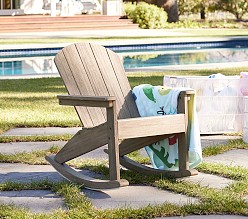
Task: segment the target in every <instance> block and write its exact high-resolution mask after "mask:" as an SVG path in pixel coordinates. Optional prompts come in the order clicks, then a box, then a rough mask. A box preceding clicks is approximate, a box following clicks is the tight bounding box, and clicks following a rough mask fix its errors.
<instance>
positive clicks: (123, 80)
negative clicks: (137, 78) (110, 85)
mask: <svg viewBox="0 0 248 219" xmlns="http://www.w3.org/2000/svg"><path fill="white" fill-rule="evenodd" d="M107 53H108V55H109V57H110V61H111V64H112V66H113V69H114V73H115V75H116V78H117V80H118V83H119V85H120V89H121V91H122V93H123V97H124V103H126V105H127V108H128V110H129V112H130V117H129V118H136V117H139V116H140V115H139V112H138V109H137V107H136V104H135V102H134V99H133V95H132V90H131V87H130V84H129V81H128V79H127V76H126V72H125V69H124V67H123V64H122V62H121V60H120V57H119V56H118V55H117V54H116V53H114V52H113V51H111V50H109V49H108V50H107ZM124 118H127V117H122V114H120V115H118V119H124Z"/></svg>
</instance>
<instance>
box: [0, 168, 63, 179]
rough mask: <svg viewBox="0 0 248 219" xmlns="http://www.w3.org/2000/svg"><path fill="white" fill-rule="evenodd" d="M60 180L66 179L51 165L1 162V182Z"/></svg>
mask: <svg viewBox="0 0 248 219" xmlns="http://www.w3.org/2000/svg"><path fill="white" fill-rule="evenodd" d="M46 179H47V180H50V181H53V182H60V181H63V180H65V179H64V178H63V177H62V176H61V175H60V174H59V173H58V172H57V171H56V170H55V169H54V168H53V167H52V166H50V165H28V164H21V163H14V164H12V163H0V183H4V182H9V181H11V182H34V181H41V180H46Z"/></svg>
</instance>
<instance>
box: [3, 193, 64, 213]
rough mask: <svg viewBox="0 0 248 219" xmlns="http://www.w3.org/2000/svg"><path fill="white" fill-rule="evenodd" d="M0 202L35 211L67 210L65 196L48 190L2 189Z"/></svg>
mask: <svg viewBox="0 0 248 219" xmlns="http://www.w3.org/2000/svg"><path fill="white" fill-rule="evenodd" d="M0 204H14V205H16V206H19V207H24V208H27V209H29V210H30V211H31V212H33V213H42V212H43V213H49V212H52V211H55V210H56V209H59V208H60V209H63V210H66V206H65V202H64V200H63V198H62V197H60V196H58V195H56V194H55V193H53V192H51V191H48V190H22V191H1V192H0Z"/></svg>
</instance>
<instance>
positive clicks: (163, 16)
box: [124, 2, 167, 29]
mask: <svg viewBox="0 0 248 219" xmlns="http://www.w3.org/2000/svg"><path fill="white" fill-rule="evenodd" d="M124 8H125V12H126V15H127V17H128V18H130V19H132V20H133V22H134V23H137V24H139V27H140V28H143V29H160V28H165V27H166V26H167V13H166V12H165V11H164V9H163V8H159V7H157V6H155V5H151V4H148V3H145V2H141V3H138V4H136V3H134V4H132V3H126V4H125V7H124Z"/></svg>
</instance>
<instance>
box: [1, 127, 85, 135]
mask: <svg viewBox="0 0 248 219" xmlns="http://www.w3.org/2000/svg"><path fill="white" fill-rule="evenodd" d="M81 129H82V128H81V127H72V128H60V127H45V128H14V129H10V130H9V131H7V132H5V133H3V134H1V136H20V135H25V136H30V135H64V134H72V135H74V134H75V133H77V131H79V130H81Z"/></svg>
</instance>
